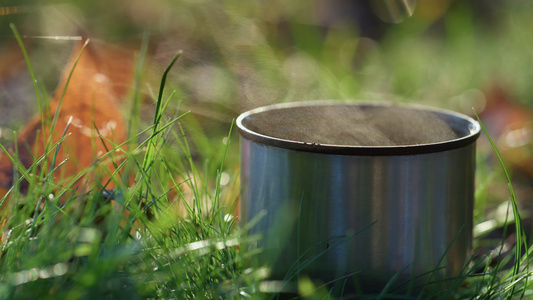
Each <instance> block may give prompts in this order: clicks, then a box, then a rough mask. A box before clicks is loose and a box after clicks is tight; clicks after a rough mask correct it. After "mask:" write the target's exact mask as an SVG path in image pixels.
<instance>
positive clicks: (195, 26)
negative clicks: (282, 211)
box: [0, 0, 533, 299]
mask: <svg viewBox="0 0 533 300" xmlns="http://www.w3.org/2000/svg"><path fill="white" fill-rule="evenodd" d="M376 2H379V1H376ZM385 2H386V1H385ZM385 2H384V3H385ZM400 2H401V1H389V3H395V4H396V5H399V3H400ZM371 3H372V2H371V1H358V2H351V1H342V0H336V1H323V0H312V1H291V2H289V1H282V0H273V1H268V2H267V1H237V0H225V1H212V0H198V1H187V0H158V1H151V2H145V1H140V0H138V1H129V2H124V1H92V2H82V1H55V0H54V1H49V2H48V3H47V4H43V3H41V2H39V1H24V3H22V2H21V3H13V1H0V144H1V145H2V151H0V153H2V154H0V162H3V163H5V162H9V163H11V164H10V165H9V168H8V171H7V173H1V172H0V187H2V188H5V191H4V190H2V191H4V192H7V193H6V195H5V196H3V197H2V198H0V204H1V206H0V221H1V222H0V224H3V226H2V229H1V233H2V238H1V244H2V249H1V250H2V251H1V252H0V299H100V298H109V299H148V298H151V299H160V298H162V299H204V298H205V299H221V298H229V299H233V298H235V299H241V298H243V299H247V298H254V299H255V298H257V299H263V298H264V299H269V298H276V297H277V294H276V292H277V291H279V288H280V286H279V285H276V284H272V283H271V284H269V283H268V282H265V281H264V280H265V279H266V273H267V272H266V269H265V268H250V267H249V266H248V265H247V261H248V260H249V259H251V258H253V257H254V256H256V255H260V250H258V251H257V252H253V251H244V249H246V248H247V245H248V244H253V243H255V242H256V241H257V239H260V238H261V237H256V236H247V235H246V234H245V233H246V231H247V229H248V228H249V227H250V226H253V224H240V223H239V218H238V209H237V207H238V199H239V184H240V183H239V161H240V148H239V134H238V132H237V130H236V129H235V128H234V120H235V119H236V117H237V116H238V115H239V114H240V113H242V112H244V111H246V110H248V109H251V108H255V107H259V106H262V105H267V104H272V103H280V102H289V101H302V100H321V99H340V100H353V101H355V102H357V101H360V100H364V101H384V100H385V101H393V102H398V103H416V104H424V105H431V106H437V107H442V108H446V109H451V110H455V111H458V112H462V113H464V114H467V115H471V116H475V114H474V110H473V109H472V108H474V109H475V112H477V113H478V114H479V118H480V120H481V121H482V123H483V125H484V126H485V127H486V132H484V133H483V134H482V137H481V138H480V140H479V141H478V154H477V175H476V195H475V196H476V200H475V201H476V203H475V209H474V225H475V226H474V250H473V252H472V260H471V262H470V264H469V265H468V266H467V267H466V268H465V272H464V274H462V275H461V276H462V277H460V280H457V281H455V283H456V284H453V285H452V286H451V287H450V288H449V289H448V290H444V291H437V292H433V291H430V290H429V289H428V290H427V291H425V294H422V295H423V296H420V299H427V298H431V299H500V298H509V299H510V298H513V299H515V298H524V299H528V298H531V297H533V296H532V295H531V294H532V292H533V289H532V288H531V284H530V280H529V276H530V271H529V265H530V264H529V262H530V261H531V258H530V254H529V252H530V251H531V249H530V248H529V246H530V245H529V244H528V243H527V240H530V239H531V228H530V226H531V221H530V220H531V218H530V215H531V209H530V208H531V207H532V206H531V203H532V202H531V201H532V200H531V199H529V197H530V194H531V193H530V189H531V176H533V167H532V166H533V161H532V160H531V150H530V147H531V135H530V134H529V133H530V132H531V131H530V130H531V123H530V121H531V119H532V118H531V111H530V110H529V109H530V107H531V105H532V104H533V103H532V101H533V97H532V96H531V95H533V87H532V86H531V84H530V80H529V79H530V77H531V74H530V73H531V71H530V70H531V68H530V67H529V65H532V64H533V56H531V45H530V44H531V43H530V41H531V40H532V36H531V35H532V33H531V30H530V28H529V26H528V25H527V24H528V21H529V20H530V17H531V16H532V15H533V5H531V4H529V3H528V2H527V1H519V0H516V1H512V2H508V3H503V2H499V1H494V3H492V2H491V3H482V1H463V0H455V1H452V0H442V1H438V4H437V3H436V2H433V1H431V0H419V1H417V3H416V7H414V6H409V7H407V8H405V7H404V8H402V9H400V10H398V11H396V13H394V14H390V13H389V14H387V13H386V10H383V7H381V8H380V7H379V6H378V7H375V6H372V4H371ZM402 3H407V4H409V5H414V4H413V3H415V1H403V2H402ZM413 9H414V10H413ZM87 39H89V42H88V43H86V41H87ZM117 53H118V54H117ZM87 57H89V58H90V59H87ZM77 68H78V69H77ZM78 70H79V71H78ZM83 70H85V71H83ZM80 72H87V73H80ZM89 72H90V73H89ZM87 74H90V76H88V75H87ZM99 74H104V75H105V76H107V77H106V78H104V79H102V77H99ZM85 79H87V80H85ZM89 79H90V80H89ZM91 80H92V81H91ZM109 95H115V96H116V97H111V96H109ZM76 101H78V102H76ZM83 101H85V102H86V103H93V106H92V107H93V108H92V110H91V109H89V110H87V112H86V113H85V115H86V116H88V117H87V118H88V119H90V120H91V122H92V123H90V125H88V127H87V128H86V129H87V130H88V134H87V136H88V137H89V138H88V139H86V140H83V139H80V140H75V141H73V139H74V137H73V136H72V135H70V134H69V132H70V131H71V130H73V129H76V128H82V129H83V128H84V126H85V125H83V124H82V123H80V122H81V121H80V122H78V121H77V119H76V118H71V119H68V118H63V115H62V114H61V113H59V112H60V111H61V110H62V111H67V110H68V109H69V107H73V108H70V109H75V110H76V111H79V107H78V106H76V105H77V104H75V103H79V102H83ZM98 101H102V102H101V103H100V102H98ZM85 102H84V103H85ZM71 103H74V104H72V106H69V105H71ZM56 112H58V113H57V114H56ZM33 116H38V118H37V119H36V120H37V121H33V119H32V117H33ZM96 116H115V117H113V118H116V119H113V120H114V121H116V122H117V123H116V124H115V125H111V124H110V123H109V122H108V123H105V124H104V123H99V122H100V121H99V119H97V118H96ZM110 118H111V117H110ZM80 120H82V121H83V120H84V119H83V118H82V117H80ZM102 122H103V121H102ZM31 124H34V128H35V130H34V131H31V130H30V131H24V128H28V126H29V125H31ZM117 124H118V125H117ZM104 125H105V126H104ZM41 128H52V129H51V130H50V132H53V134H50V135H49V136H50V138H49V139H45V138H43V140H45V142H44V144H43V148H42V149H40V150H41V153H40V154H39V155H38V156H32V155H31V154H30V153H31V151H30V150H28V149H27V148H25V147H24V146H22V145H26V144H20V145H21V147H18V146H17V147H14V145H17V143H15V141H16V140H17V139H24V140H25V141H26V142H28V143H34V142H35V141H37V140H39V136H40V134H41V133H42V132H45V134H44V135H42V136H41V137H47V135H46V134H47V133H46V130H44V131H40V129H41ZM27 132H33V133H35V134H34V135H31V134H28V133H27ZM487 134H488V135H487ZM487 136H490V137H492V140H491V141H490V142H489V139H488V138H487ZM37 144H38V143H37ZM30 148H31V147H30ZM69 148H70V149H71V151H72V152H71V153H76V154H77V155H71V156H68V155H66V154H65V153H66V152H64V151H65V150H64V149H69ZM4 152H5V153H4ZM6 153H10V157H8V156H7V154H6ZM43 153H44V155H42V154H43ZM86 153H90V154H91V155H94V157H97V159H96V160H94V157H91V159H92V160H91V161H90V162H88V163H86V164H84V160H83V159H82V157H85V156H87V155H86ZM102 153H105V154H102ZM41 155H42V156H41ZM89 156H90V155H89ZM500 159H501V160H500ZM28 160H30V162H29V163H28V162H27V161H28ZM72 164H74V165H77V166H83V167H82V168H74V169H70V167H69V166H71V165H72ZM2 166H4V165H2V164H0V171H2V172H3V171H5V170H6V169H2ZM502 166H504V168H502ZM13 170H14V172H13ZM3 174H9V176H10V177H9V178H8V179H5V178H3V177H1V176H2V175H3ZM5 182H7V183H8V184H7V185H6V184H4V183H5ZM516 232H519V233H520V234H516ZM282 286H283V285H282ZM295 291H296V295H297V296H298V297H301V298H309V299H327V298H328V297H330V296H331V294H330V292H331V291H330V290H329V289H328V286H321V284H320V283H316V282H315V283H314V282H311V281H310V280H308V279H307V278H305V277H303V278H301V279H300V281H299V282H298V284H297V285H296V290H295ZM394 292H395V291H394V289H390V290H386V291H384V293H383V294H382V295H368V297H367V298H369V299H374V298H381V299H385V298H388V297H389V298H390V297H398V298H400V299H401V298H402V297H403V298H408V297H406V296H401V295H393V294H394ZM296 295H295V297H296ZM361 297H362V298H364V297H363V296H362V295H361ZM411 298H417V297H416V296H411Z"/></svg>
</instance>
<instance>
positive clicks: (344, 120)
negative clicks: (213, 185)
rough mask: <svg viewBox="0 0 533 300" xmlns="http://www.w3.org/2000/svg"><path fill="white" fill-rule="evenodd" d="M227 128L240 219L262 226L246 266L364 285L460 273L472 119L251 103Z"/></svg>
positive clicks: (470, 180)
mask: <svg viewBox="0 0 533 300" xmlns="http://www.w3.org/2000/svg"><path fill="white" fill-rule="evenodd" d="M237 126H238V128H239V131H240V133H241V136H242V139H241V151H242V158H241V181H242V182H241V184H242V191H241V195H242V197H241V204H240V205H241V206H240V218H241V223H242V224H249V223H250V222H254V223H255V225H254V226H253V227H252V228H251V229H250V230H249V232H248V234H261V235H262V238H261V239H259V241H258V242H257V244H254V245H251V246H250V247H251V248H257V249H259V250H261V252H260V254H257V255H255V256H254V257H255V261H254V262H251V264H252V265H253V266H262V265H266V266H269V267H270V270H271V277H270V278H271V279H279V280H285V281H287V282H290V281H292V280H294V279H296V278H297V277H298V276H302V275H306V276H309V277H310V278H312V279H317V280H321V281H322V282H325V283H327V282H334V281H336V280H337V281H343V282H344V281H345V279H348V281H349V283H354V284H355V285H358V286H360V287H362V288H363V290H364V291H373V290H376V289H380V288H382V287H383V286H385V285H386V284H387V283H388V282H389V281H390V280H391V279H392V278H394V283H395V284H396V283H398V284H399V283H401V282H404V281H405V282H415V283H416V282H423V280H428V279H430V278H432V279H436V278H443V277H449V276H455V275H457V274H458V273H460V271H461V269H462V268H463V266H464V265H465V262H466V261H467V258H468V257H469V255H470V250H471V243H472V214H473V197H474V172H475V141H476V139H477V138H478V136H479V133H480V126H479V124H478V123H477V122H476V121H475V120H473V119H472V118H470V117H467V116H465V115H461V114H458V113H455V112H451V111H447V110H442V109H436V108H429V107H421V106H399V105H393V104H384V103H380V104H350V103H341V102H332V101H313V102H296V103H285V104H277V105H271V106H266V107H261V108H257V109H253V110H251V111H248V112H245V113H243V114H242V115H240V116H239V118H238V119H237ZM260 215H262V217H261V216H260ZM413 278H417V279H413Z"/></svg>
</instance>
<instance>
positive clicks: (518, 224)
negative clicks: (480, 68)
mask: <svg viewBox="0 0 533 300" xmlns="http://www.w3.org/2000/svg"><path fill="white" fill-rule="evenodd" d="M473 111H474V114H475V116H476V118H477V119H478V121H479V124H480V125H481V127H482V128H483V131H484V132H485V134H486V136H487V138H488V140H489V142H490V145H491V147H492V149H493V150H494V152H495V153H496V156H497V157H498V161H499V162H500V165H501V167H502V169H503V172H504V174H505V178H506V180H507V186H508V188H509V193H510V195H511V204H512V207H513V215H514V217H515V230H516V245H515V261H514V264H513V269H512V271H511V273H510V276H511V278H513V279H514V278H516V277H517V276H518V275H519V274H520V262H521V259H522V247H524V246H526V248H527V242H526V237H525V233H524V229H523V225H522V219H521V217H520V213H519V211H518V204H517V202H516V196H515V193H514V189H513V185H512V183H511V177H510V176H509V172H508V171H507V167H506V166H505V163H504V162H503V159H502V157H501V155H500V153H499V151H498V149H497V147H496V144H495V143H494V141H493V140H492V138H491V137H490V134H489V133H488V131H487V128H485V125H484V124H483V122H481V120H480V118H479V116H478V114H477V112H476V110H475V109H473ZM525 254H526V257H528V256H529V254H528V252H527V251H526V253H525ZM526 260H527V261H529V258H527V259H526ZM526 268H527V270H529V264H528V265H527V266H526ZM527 279H528V278H527V276H526V277H525V278H524V280H525V283H526V284H527ZM514 289H515V285H513V287H512V289H510V290H509V293H508V297H512V296H513V294H514ZM523 293H525V289H524V290H523ZM522 296H523V294H522Z"/></svg>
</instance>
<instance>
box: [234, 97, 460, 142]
mask: <svg viewBox="0 0 533 300" xmlns="http://www.w3.org/2000/svg"><path fill="white" fill-rule="evenodd" d="M243 125H244V126H246V127H247V128H248V129H250V130H252V131H254V132H256V133H259V134H262V135H266V136H270V137H275V138H279V139H284V140H292V141H299V142H305V143H314V144H328V145H346V146H399V145H418V144H429V143H437V142H443V141H449V140H453V139H456V138H458V137H459V135H458V134H457V133H456V132H454V131H453V130H452V128H450V126H449V125H448V124H447V123H446V122H445V120H443V118H442V117H441V116H440V115H439V114H437V113H434V112H430V111H423V110H416V109H408V108H403V107H397V106H355V105H332V106H308V107H293V108H286V109H278V110H270V111H265V112H261V113H257V114H254V115H251V116H249V117H247V118H246V119H245V120H244V121H243Z"/></svg>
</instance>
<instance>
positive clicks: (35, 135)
mask: <svg viewBox="0 0 533 300" xmlns="http://www.w3.org/2000/svg"><path fill="white" fill-rule="evenodd" d="M83 45H84V42H83V41H80V42H79V43H78V44H77V45H76V47H74V50H73V52H72V55H71V57H70V60H69V62H68V63H67V65H66V67H65V69H64V72H63V75H62V78H61V80H60V83H59V85H58V87H57V89H56V91H55V93H54V96H53V98H52V99H51V101H50V107H49V109H48V110H47V111H45V113H44V120H45V126H44V130H43V126H42V121H43V120H42V119H41V116H35V117H34V118H33V119H32V120H31V121H30V122H29V123H28V125H27V126H26V127H25V128H24V129H23V130H22V131H21V133H20V135H19V137H18V139H17V144H18V151H19V152H18V156H19V159H20V161H21V162H22V164H23V165H24V166H25V167H26V168H28V167H29V166H31V165H32V164H33V161H34V159H36V158H38V157H40V156H41V155H43V154H44V153H45V148H46V147H47V146H48V147H49V146H50V145H51V144H50V143H49V141H51V142H52V144H53V143H55V142H57V141H59V140H60V139H61V138H62V136H63V134H64V131H65V129H66V128H67V125H68V124H69V125H68V130H67V133H68V134H69V135H68V136H67V137H66V138H65V140H64V141H63V142H62V144H61V147H60V151H59V153H58V155H57V157H56V165H57V164H58V163H59V162H62V161H64V160H65V159H68V161H66V163H65V164H64V165H62V166H61V167H60V168H59V170H58V171H57V173H56V174H54V177H55V178H56V180H58V179H61V178H70V177H72V176H75V175H76V174H78V173H80V172H82V171H83V170H85V169H86V168H88V167H90V166H91V165H93V164H94V163H95V162H96V163H97V164H98V165H99V166H98V168H97V169H100V170H99V172H102V173H105V172H104V171H103V170H102V168H107V169H108V170H109V172H110V173H112V172H113V170H114V166H113V163H112V161H111V157H113V155H110V158H109V159H105V160H103V161H104V162H101V161H100V160H99V158H101V157H102V156H104V155H106V153H108V152H113V151H114V149H115V147H116V145H118V144H120V143H122V142H124V141H126V138H127V137H126V126H125V121H124V117H123V115H122V112H121V110H120V107H119V105H120V103H121V99H123V98H124V96H125V93H126V92H127V88H128V87H129V86H130V85H131V83H130V82H131V80H132V78H133V71H132V70H133V68H132V65H133V55H131V53H130V54H129V53H126V52H123V53H121V51H120V50H117V49H115V48H112V47H109V46H107V45H99V44H96V43H95V44H92V43H89V44H88V46H87V47H86V48H85V49H84V51H83V53H82V54H81V56H80V58H79V60H78V62H77V64H76V66H75V68H74V71H73V73H72V75H71V77H70V80H68V79H69V74H70V72H71V70H72V68H73V66H74V64H75V62H76V59H77V57H78V55H79V53H80V51H81V50H82V48H83ZM67 81H68V85H67ZM65 86H67V89H66V92H65V93H64V95H63V91H64V88H65ZM56 111H58V112H59V113H58V114H57V122H56V124H55V126H54V127H53V128H52V122H51V120H52V119H53V118H54V114H55V113H56ZM69 122H70V123H69ZM11 150H12V149H11ZM117 150H118V149H117ZM110 154H113V153H110ZM52 157H53V152H52V153H50V154H49V155H48V156H47V161H48V166H50V163H51V161H52ZM12 174H13V164H12V162H11V161H10V160H9V158H8V157H7V155H5V154H4V155H2V154H0V185H3V186H4V187H9V186H10V185H12V184H13V182H12V180H13V178H12ZM92 176H96V175H95V174H90V175H89V178H87V177H86V179H90V177H92ZM108 179H109V176H104V177H102V181H101V182H102V183H104V184H105V182H107V180H108ZM81 182H82V181H81ZM81 182H80V183H78V184H81Z"/></svg>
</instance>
